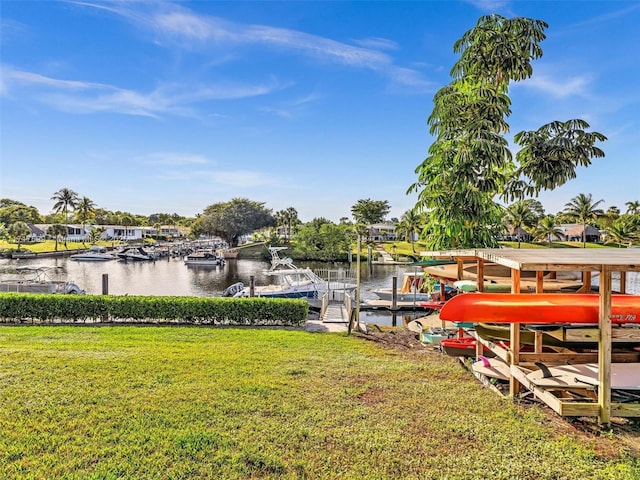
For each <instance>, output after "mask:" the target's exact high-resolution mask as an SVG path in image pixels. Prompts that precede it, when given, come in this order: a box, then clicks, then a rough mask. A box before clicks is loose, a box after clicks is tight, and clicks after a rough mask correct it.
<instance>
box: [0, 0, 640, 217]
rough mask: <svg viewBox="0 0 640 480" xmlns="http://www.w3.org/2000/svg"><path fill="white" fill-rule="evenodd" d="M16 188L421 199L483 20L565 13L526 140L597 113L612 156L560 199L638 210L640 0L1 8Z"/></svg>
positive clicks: (583, 171) (519, 95)
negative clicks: (413, 189) (447, 95)
mask: <svg viewBox="0 0 640 480" xmlns="http://www.w3.org/2000/svg"><path fill="white" fill-rule="evenodd" d="M0 9H1V10H0V15H1V22H2V23H1V31H2V33H1V35H2V37H1V40H2V44H1V51H0V62H1V69H2V70H1V77H0V102H1V103H0V122H1V123H0V135H1V138H0V140H1V143H0V197H2V198H11V199H14V200H19V201H22V202H24V203H26V204H29V205H34V206H36V207H38V209H39V210H40V212H41V213H48V212H49V211H50V210H51V207H52V206H53V201H52V200H51V196H52V195H53V193H54V192H56V191H57V190H59V189H60V188H63V187H66V188H71V189H73V190H75V191H76V192H77V193H78V194H79V195H80V196H87V197H89V198H91V199H92V200H93V201H94V202H95V203H96V204H97V206H99V207H101V208H105V209H108V210H114V211H115V210H122V211H129V212H132V213H138V214H151V213H157V212H166V213H174V212H175V213H179V214H180V215H186V216H194V215H195V214H197V213H200V212H202V210H203V209H204V208H205V207H206V206H208V205H210V204H212V203H217V202H224V201H228V200H230V199H232V198H234V197H246V198H249V199H251V200H255V201H260V202H264V203H265V205H266V207H268V208H271V209H273V210H274V211H277V210H282V209H285V208H288V207H294V208H296V209H297V210H298V213H299V216H300V219H301V220H303V221H309V220H311V219H313V218H315V217H325V218H328V219H331V220H333V221H338V220H339V219H340V218H341V217H351V206H352V205H354V204H355V203H356V202H357V201H358V200H359V199H365V198H370V199H372V200H387V201H388V202H389V204H390V205H391V213H390V215H389V217H400V216H401V215H402V214H403V213H404V212H405V211H406V210H408V209H410V208H411V207H412V206H413V204H414V203H415V197H412V196H407V195H406V191H407V189H408V187H409V186H410V185H411V184H412V183H413V182H414V181H415V180H416V174H415V172H414V170H415V168H416V166H417V165H418V164H419V163H420V162H421V161H422V160H423V159H424V158H425V156H426V153H427V150H428V148H429V145H430V144H431V143H432V141H433V139H432V138H431V137H430V135H429V131H428V127H427V124H426V121H427V118H428V116H429V114H430V113H431V110H432V98H433V94H434V93H435V92H436V91H437V90H438V89H439V88H440V87H442V86H444V85H446V84H447V83H449V81H450V80H451V79H450V76H449V72H450V69H451V67H452V65H453V63H454V62H455V61H456V59H457V56H456V55H454V54H453V43H454V42H455V41H456V40H457V39H458V38H460V36H461V35H462V34H463V33H464V32H465V31H466V30H468V29H470V28H472V27H473V26H474V25H475V23H476V22H477V20H478V18H479V17H480V16H481V15H484V14H488V13H499V14H501V15H503V16H506V17H513V16H525V17H531V18H536V19H540V20H544V21H546V22H547V23H548V24H549V28H548V29H547V31H546V33H547V39H546V40H545V41H544V42H543V43H542V47H543V50H544V56H543V57H542V59H540V60H538V61H536V62H535V63H534V74H533V77H532V78H531V79H529V80H527V81H524V82H520V83H518V84H513V85H512V87H511V90H510V95H511V98H512V101H513V104H512V111H513V113H512V115H511V117H510V119H509V123H510V126H511V131H510V132H509V134H508V137H509V139H511V137H512V136H513V135H514V134H515V133H517V132H518V131H521V130H534V129H537V128H538V127H539V126H541V125H543V124H545V123H548V122H550V121H553V120H568V119H571V118H582V119H584V120H586V121H588V122H589V123H590V124H591V127H592V129H593V130H596V131H599V132H601V133H603V134H604V135H606V136H607V137H608V141H607V142H604V143H602V144H600V147H601V148H602V149H603V150H604V151H605V153H606V157H605V158H603V159H595V160H594V163H593V164H592V165H591V166H590V167H588V168H580V169H579V170H578V178H577V179H575V180H573V181H571V182H569V183H568V184H566V185H565V186H563V187H562V188H560V189H558V190H556V191H553V192H546V193H543V194H542V195H541V196H540V197H539V200H540V201H541V202H542V203H543V205H544V207H545V208H546V210H547V211H548V212H549V213H556V212H558V211H560V210H562V209H563V207H564V205H565V204H566V203H567V202H568V201H569V200H571V198H573V197H574V196H576V195H577V194H579V193H591V194H593V197H594V200H599V199H603V200H604V201H605V202H604V203H603V205H602V206H604V207H605V208H607V207H609V206H612V205H615V206H618V207H619V208H620V209H621V210H622V211H623V212H624V211H625V210H626V207H625V205H624V204H625V202H628V201H635V200H640V192H639V191H638V185H639V183H640V173H639V170H638V165H637V162H638V160H639V158H638V153H639V151H640V148H639V147H638V145H639V142H640V115H639V113H638V111H639V110H640V80H639V78H640V61H639V60H640V53H639V52H640V30H638V25H640V3H638V2H635V1H634V2H623V1H577V2H571V1H562V2H552V1H544V2H537V1H526V2H525V1H499V0H489V1H479V0H476V1H439V2H438V1H424V2H401V1H394V2H313V1H299V2H267V1H265V2H243V1H237V2H216V1H198V2H141V1H135V2H128V1H114V2H98V1H92V0H86V1H84V0H82V1H42V2H38V1H22V0H16V1H11V0H8V1H7V0H2V2H1V3H0Z"/></svg>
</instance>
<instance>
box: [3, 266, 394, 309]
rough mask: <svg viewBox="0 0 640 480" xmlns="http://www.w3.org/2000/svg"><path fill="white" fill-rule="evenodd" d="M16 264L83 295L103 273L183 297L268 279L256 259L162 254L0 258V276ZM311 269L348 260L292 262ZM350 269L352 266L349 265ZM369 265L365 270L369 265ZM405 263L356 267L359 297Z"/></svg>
mask: <svg viewBox="0 0 640 480" xmlns="http://www.w3.org/2000/svg"><path fill="white" fill-rule="evenodd" d="M20 265H31V266H35V265H42V266H59V267H62V270H61V271H60V272H59V273H58V274H56V276H55V277H54V279H60V280H64V279H70V280H73V281H75V282H76V283H77V284H78V285H80V287H81V288H84V289H85V290H86V292H87V293H89V294H96V295H98V294H101V293H102V276H103V275H104V274H106V275H108V281H109V293H110V294H112V295H125V294H128V295H180V296H184V295H189V296H201V297H210V296H220V295H221V294H222V292H224V290H225V289H226V288H227V287H228V286H229V285H232V284H234V283H237V282H242V283H244V284H245V285H249V282H250V277H251V276H253V277H254V279H255V284H256V285H266V284H268V283H272V282H273V279H272V278H271V277H269V276H268V275H267V274H266V271H267V270H268V269H269V266H270V264H269V263H268V262H263V261H260V260H229V261H228V262H226V264H225V265H224V266H222V267H220V266H211V267H203V266H191V265H189V266H187V265H185V264H184V261H183V260H182V259H180V258H165V259H161V260H156V261H154V262H122V261H118V260H114V261H108V262H77V261H74V260H70V259H69V258H38V259H28V260H6V259H2V260H0V278H6V277H7V276H8V275H9V274H11V273H12V272H13V270H14V268H15V267H17V266H20ZM296 265H297V266H299V267H302V268H304V267H309V268H311V269H318V268H324V269H327V268H329V269H340V268H342V269H348V268H349V265H348V264H326V263H319V262H296ZM353 267H354V268H355V264H354V265H353ZM370 267H371V268H370ZM405 270H406V267H402V266H397V265H389V266H384V265H373V266H369V265H368V264H366V263H363V264H362V265H361V271H360V278H361V290H360V292H361V293H360V296H361V299H362V300H369V299H373V298H377V297H376V296H375V295H374V294H373V290H376V289H378V288H380V287H390V286H391V285H392V278H393V277H394V276H396V277H398V278H400V277H401V276H402V274H403V272H404V271H405Z"/></svg>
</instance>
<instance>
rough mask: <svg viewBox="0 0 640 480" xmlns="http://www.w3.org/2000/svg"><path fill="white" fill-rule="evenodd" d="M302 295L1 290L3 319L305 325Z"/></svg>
mask: <svg viewBox="0 0 640 480" xmlns="http://www.w3.org/2000/svg"><path fill="white" fill-rule="evenodd" d="M308 313H309V304H308V302H307V301H306V300H300V299H284V298H282V299H279V298H219V297H146V296H129V295H123V296H110V295H34V294H19V293H5V294H0V322H2V323H65V324H68V323H150V324H163V323H166V324H181V325H281V326H298V325H301V324H303V323H304V322H305V321H306V319H307V315H308Z"/></svg>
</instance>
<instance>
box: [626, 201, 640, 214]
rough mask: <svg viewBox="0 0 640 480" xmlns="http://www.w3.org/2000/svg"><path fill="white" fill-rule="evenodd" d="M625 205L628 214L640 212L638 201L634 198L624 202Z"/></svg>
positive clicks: (639, 202)
mask: <svg viewBox="0 0 640 480" xmlns="http://www.w3.org/2000/svg"><path fill="white" fill-rule="evenodd" d="M625 205H626V206H627V213H628V214H629V215H635V214H636V213H640V201H638V200H634V201H632V202H627V203H625Z"/></svg>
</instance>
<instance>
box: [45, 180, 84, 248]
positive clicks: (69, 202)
mask: <svg viewBox="0 0 640 480" xmlns="http://www.w3.org/2000/svg"><path fill="white" fill-rule="evenodd" d="M51 200H55V202H56V203H54V204H53V210H54V211H55V212H56V213H59V212H63V213H64V224H65V227H67V231H68V229H69V209H74V208H75V206H76V204H77V203H78V194H77V193H76V192H74V191H73V190H71V189H70V188H61V189H60V190H58V191H57V192H56V193H54V194H53V196H52V197H51ZM67 236H68V233H65V237H64V245H65V247H66V246H67Z"/></svg>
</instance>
